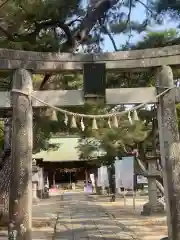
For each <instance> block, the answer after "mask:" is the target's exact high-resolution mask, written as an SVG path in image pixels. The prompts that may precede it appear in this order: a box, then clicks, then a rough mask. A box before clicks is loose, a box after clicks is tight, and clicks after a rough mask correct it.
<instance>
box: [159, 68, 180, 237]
mask: <svg viewBox="0 0 180 240" xmlns="http://www.w3.org/2000/svg"><path fill="white" fill-rule="evenodd" d="M173 85H174V81H173V73H172V70H171V68H170V67H169V66H162V67H161V68H160V69H159V72H158V75H157V91H158V94H159V93H160V92H163V91H164V90H165V89H167V88H172V89H171V90H169V91H168V92H167V93H166V94H164V95H162V96H161V97H160V98H159V104H158V125H159V137H160V151H161V163H162V172H163V180H164V191H165V199H166V209H167V221H168V239H169V240H178V239H180V228H179V226H180V144H179V134H178V125H177V115H176V105H175V88H173Z"/></svg>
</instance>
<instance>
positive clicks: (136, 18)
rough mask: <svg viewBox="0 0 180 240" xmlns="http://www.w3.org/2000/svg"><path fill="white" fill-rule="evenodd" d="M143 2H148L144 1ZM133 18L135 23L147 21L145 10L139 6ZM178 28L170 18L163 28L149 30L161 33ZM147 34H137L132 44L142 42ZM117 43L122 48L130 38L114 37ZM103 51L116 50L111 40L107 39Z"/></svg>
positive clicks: (154, 26)
mask: <svg viewBox="0 0 180 240" xmlns="http://www.w3.org/2000/svg"><path fill="white" fill-rule="evenodd" d="M143 2H146V0H144V1H143ZM131 16H132V17H131V18H132V19H133V20H134V21H139V22H141V21H143V20H144V19H145V9H144V7H143V6H142V5H140V4H138V5H137V8H134V9H133V11H132V14H131ZM176 26H177V23H176V22H173V21H170V19H169V18H168V16H167V17H166V18H165V20H164V24H163V25H162V26H159V25H153V26H151V27H150V28H149V30H150V31H151V30H152V31H159V30H165V29H170V28H175V27H176ZM144 34H145V33H141V34H135V35H134V36H133V37H132V40H131V41H132V42H137V41H139V40H141V39H142V38H143V35H144ZM114 39H115V42H116V45H117V47H120V46H121V45H122V44H125V43H126V40H127V39H128V36H126V35H124V34H121V35H120V36H114ZM103 50H104V51H110V52H111V51H114V48H113V46H112V43H111V40H110V39H109V38H108V37H106V39H105V43H104V46H103Z"/></svg>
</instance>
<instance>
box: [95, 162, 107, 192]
mask: <svg viewBox="0 0 180 240" xmlns="http://www.w3.org/2000/svg"><path fill="white" fill-rule="evenodd" d="M97 184H98V186H99V187H109V178H108V170H107V167H106V166H102V167H100V168H98V182H97Z"/></svg>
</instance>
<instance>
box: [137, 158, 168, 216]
mask: <svg viewBox="0 0 180 240" xmlns="http://www.w3.org/2000/svg"><path fill="white" fill-rule="evenodd" d="M148 172H149V175H148V176H147V177H148V195H149V202H148V203H145V204H144V206H143V211H142V212H141V214H142V215H152V214H158V213H163V212H164V205H163V204H162V203H161V202H159V201H158V196H157V186H156V175H157V169H156V159H151V160H149V161H148Z"/></svg>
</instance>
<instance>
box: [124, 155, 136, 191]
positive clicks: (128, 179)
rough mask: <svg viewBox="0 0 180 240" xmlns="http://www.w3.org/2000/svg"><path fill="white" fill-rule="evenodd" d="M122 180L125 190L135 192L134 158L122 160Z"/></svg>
mask: <svg viewBox="0 0 180 240" xmlns="http://www.w3.org/2000/svg"><path fill="white" fill-rule="evenodd" d="M121 179H122V185H123V187H124V188H125V189H131V190H134V157H123V158H122V164H121Z"/></svg>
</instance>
